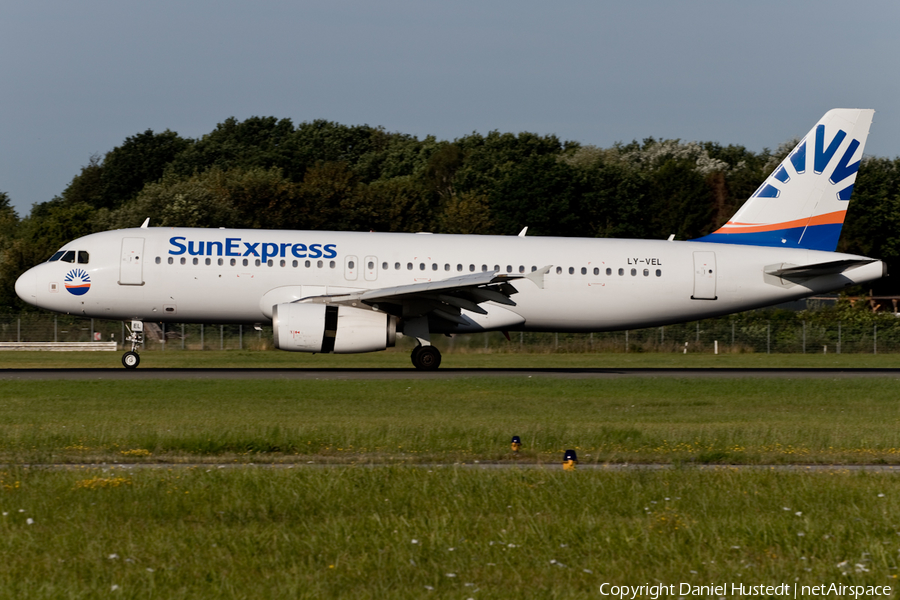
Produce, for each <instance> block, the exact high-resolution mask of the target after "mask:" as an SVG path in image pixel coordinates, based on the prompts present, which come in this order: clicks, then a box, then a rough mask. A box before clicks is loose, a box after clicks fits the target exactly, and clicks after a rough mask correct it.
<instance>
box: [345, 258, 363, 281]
mask: <svg viewBox="0 0 900 600" xmlns="http://www.w3.org/2000/svg"><path fill="white" fill-rule="evenodd" d="M358 275H359V259H357V258H356V257H355V256H348V257H346V258H345V259H344V279H346V280H347V281H356V278H357V276H358Z"/></svg>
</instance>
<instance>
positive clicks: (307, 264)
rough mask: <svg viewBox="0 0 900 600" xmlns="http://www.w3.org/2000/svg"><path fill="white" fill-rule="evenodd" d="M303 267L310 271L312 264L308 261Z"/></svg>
mask: <svg viewBox="0 0 900 600" xmlns="http://www.w3.org/2000/svg"><path fill="white" fill-rule="evenodd" d="M303 266H304V267H306V268H307V269H308V268H310V267H311V266H312V262H310V261H308V260H307V261H304V263H303Z"/></svg>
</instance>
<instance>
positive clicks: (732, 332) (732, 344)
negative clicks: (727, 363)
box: [731, 321, 734, 350]
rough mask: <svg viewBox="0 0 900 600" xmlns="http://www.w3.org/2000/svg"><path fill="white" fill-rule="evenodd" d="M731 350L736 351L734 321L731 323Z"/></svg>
mask: <svg viewBox="0 0 900 600" xmlns="http://www.w3.org/2000/svg"><path fill="white" fill-rule="evenodd" d="M731 348H732V350H733V349H734V321H732V322H731Z"/></svg>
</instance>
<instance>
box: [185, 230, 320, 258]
mask: <svg viewBox="0 0 900 600" xmlns="http://www.w3.org/2000/svg"><path fill="white" fill-rule="evenodd" d="M169 244H171V245H172V248H170V249H169V254H172V255H174V256H178V255H179V254H184V253H185V252H187V253H188V254H190V255H191V256H255V257H256V258H258V259H260V260H261V261H263V262H265V261H267V260H268V259H270V258H279V257H280V258H286V257H287V256H288V255H290V256H293V257H294V258H334V257H335V256H337V250H336V248H337V244H309V245H306V244H295V243H291V242H284V243H276V242H245V241H243V240H242V239H241V238H239V237H238V238H225V240H224V241H195V240H188V239H187V238H186V237H184V236H181V235H177V236H175V237H171V238H169Z"/></svg>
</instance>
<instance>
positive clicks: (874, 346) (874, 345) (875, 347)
mask: <svg viewBox="0 0 900 600" xmlns="http://www.w3.org/2000/svg"><path fill="white" fill-rule="evenodd" d="M872 354H878V325H872Z"/></svg>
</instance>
